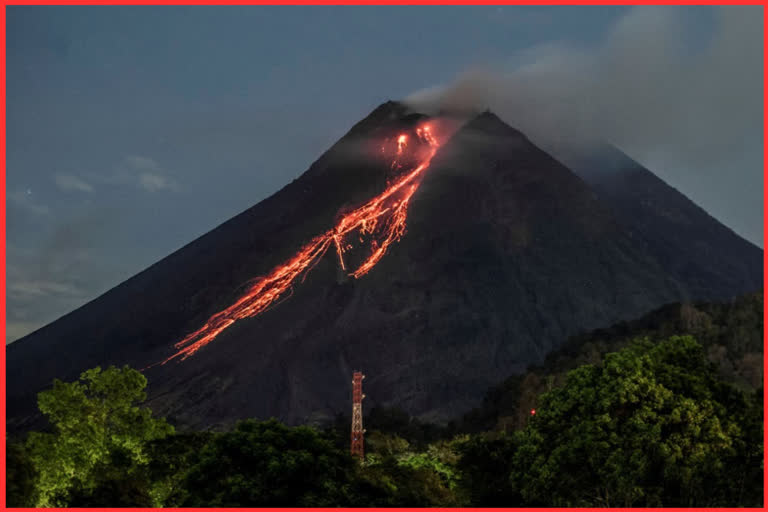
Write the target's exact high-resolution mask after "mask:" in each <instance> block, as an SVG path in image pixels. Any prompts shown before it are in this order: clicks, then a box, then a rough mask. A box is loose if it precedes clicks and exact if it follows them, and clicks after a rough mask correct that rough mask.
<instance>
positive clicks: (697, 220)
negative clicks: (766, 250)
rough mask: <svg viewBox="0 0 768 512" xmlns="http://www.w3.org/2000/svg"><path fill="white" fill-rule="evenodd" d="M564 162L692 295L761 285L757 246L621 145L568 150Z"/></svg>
mask: <svg viewBox="0 0 768 512" xmlns="http://www.w3.org/2000/svg"><path fill="white" fill-rule="evenodd" d="M558 155H559V154H558ZM563 161H564V162H565V163H566V165H568V166H569V167H570V168H571V169H572V170H573V171H574V172H575V173H576V174H578V175H579V176H580V177H581V178H582V179H584V180H585V181H586V182H587V183H589V185H590V187H592V189H593V190H594V191H595V192H596V193H597V194H598V196H599V197H600V199H601V200H602V201H603V202H604V203H605V204H607V205H608V206H609V207H610V208H611V209H612V211H613V212H614V214H615V215H616V217H617V218H618V219H619V220H620V221H621V222H622V224H624V225H625V226H626V227H627V228H628V229H629V230H630V232H631V234H632V236H634V237H635V238H637V239H639V240H642V243H643V244H644V245H645V246H646V247H647V248H648V250H649V251H650V252H651V253H652V254H653V255H654V257H655V258H656V259H657V260H658V261H659V262H660V263H661V264H662V265H664V268H665V269H666V270H667V271H668V272H669V273H670V274H671V275H673V276H674V277H675V278H676V279H677V280H678V281H680V282H681V283H683V284H684V286H685V288H686V289H687V290H688V291H689V293H690V295H689V297H688V298H689V299H699V300H719V299H732V298H734V297H736V296H739V295H741V294H744V293H749V292H752V291H754V290H756V289H758V288H761V287H762V283H763V271H762V269H763V265H762V259H763V251H762V250H760V248H759V247H756V246H755V245H753V244H751V243H750V242H748V241H747V240H744V239H743V238H741V237H740V236H738V235H737V234H736V233H734V232H733V231H732V230H730V229H729V228H727V227H726V226H724V225H723V224H721V223H720V222H718V221H717V220H716V219H714V218H713V217H712V216H710V215H709V214H708V213H707V212H705V211H704V210H703V209H702V208H700V207H699V206H697V205H696V204H695V203H693V201H691V200H690V199H688V198H687V197H685V196H684V195H683V194H681V193H680V192H679V191H677V190H675V189H674V188H673V187H671V186H669V185H667V184H666V183H664V181H662V180H661V179H659V178H658V177H657V176H656V175H655V174H653V173H652V172H651V171H649V170H648V169H646V168H645V167H643V166H642V165H640V164H638V163H637V162H635V161H634V160H632V159H631V158H629V157H628V156H627V155H625V154H624V153H622V152H621V151H620V150H618V149H617V148H615V147H613V146H609V145H599V146H596V147H592V148H589V149H588V150H582V151H570V152H568V153H565V154H564V155H563Z"/></svg>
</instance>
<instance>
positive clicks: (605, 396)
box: [7, 295, 763, 507]
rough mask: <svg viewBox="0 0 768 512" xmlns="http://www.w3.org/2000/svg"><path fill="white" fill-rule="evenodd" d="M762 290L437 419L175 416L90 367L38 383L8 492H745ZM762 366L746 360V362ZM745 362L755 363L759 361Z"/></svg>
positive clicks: (249, 502)
mask: <svg viewBox="0 0 768 512" xmlns="http://www.w3.org/2000/svg"><path fill="white" fill-rule="evenodd" d="M755 355H757V356H759V360H760V361H762V296H760V297H758V296H756V295H755V296H749V297H744V298H741V299H739V300H737V301H735V302H733V303H731V304H720V305H710V304H705V305H696V306H690V305H688V306H680V305H674V306H668V307H665V308H662V309H660V310H658V311H656V312H654V313H652V314H650V315H647V316H646V317H644V318H642V319H640V320H637V321H634V322H628V323H626V324H621V325H618V326H614V327H612V328H610V329H604V330H600V331H595V332H593V333H590V334H587V335H583V336H579V337H575V338H573V339H572V340H570V342H569V343H568V344H566V346H565V347H564V348H563V349H561V350H559V351H557V352H556V353H553V354H551V355H550V356H549V357H548V358H547V360H546V361H545V362H544V363H543V364H542V365H541V366H539V367H535V368H531V369H530V370H529V371H528V372H527V373H526V374H524V375H520V376H514V377H511V378H510V379H508V380H507V381H505V382H504V383H502V384H501V385H500V386H498V387H497V388H494V389H492V390H491V391H490V392H489V394H488V396H487V397H486V399H485V400H484V401H483V403H482V404H481V406H480V407H479V408H478V409H476V410H474V411H472V412H470V413H469V414H467V415H465V416H464V417H462V418H461V419H460V420H457V421H455V422H453V423H451V424H449V425H444V426H437V425H430V424H427V423H423V422H420V421H418V420H416V419H414V418H411V417H409V416H408V415H407V414H406V413H404V412H402V411H399V410H397V409H393V408H384V407H377V408H374V409H371V411H370V412H369V413H368V414H367V415H366V426H367V428H368V432H367V434H366V445H365V449H366V456H365V458H364V459H363V460H357V459H355V458H353V457H352V456H351V455H350V454H349V446H348V443H349V430H348V429H349V423H348V422H347V421H346V418H344V417H343V416H340V417H339V418H338V419H337V422H335V423H334V424H332V425H328V426H327V427H326V428H325V429H324V430H318V429H317V428H313V427H309V426H296V427H291V426H286V425H284V424H282V423H281V422H279V421H277V420H275V419H270V420H267V421H258V420H253V419H251V420H244V421H241V422H239V423H238V424H237V425H236V426H235V427H234V428H233V429H231V430H229V431H224V432H212V431H206V432H176V431H175V430H174V428H173V427H172V426H171V425H169V424H168V423H167V422H166V421H165V420H163V419H159V418H155V417H153V415H152V413H151V411H150V409H149V408H147V407H145V406H144V407H143V406H142V405H141V402H142V401H143V400H144V399H145V396H146V395H145V393H144V388H145V386H146V379H145V378H144V377H143V376H142V375H141V373H139V372H137V371H135V370H132V369H130V368H128V367H125V368H122V369H117V368H114V367H110V368H108V369H106V370H101V369H100V368H95V369H93V370H88V371H86V372H84V373H83V374H82V375H81V378H80V380H79V381H77V382H72V383H63V382H59V381H56V382H54V385H53V387H52V389H50V390H47V391H44V392H42V393H40V395H39V408H40V410H41V412H43V413H44V414H45V416H46V417H47V419H48V421H49V423H50V429H49V431H46V432H32V433H29V434H28V435H27V436H26V437H25V438H23V439H14V440H12V441H11V442H9V444H8V450H7V490H8V491H7V492H8V496H7V502H8V505H9V506H43V507H45V506H72V507H74V506H83V507H89V506H92V507H99V506H101V507H106V506H166V507H178V506H194V507H238V506H240V507H243V506H246V507H247V506H273V507H281V506H310V507H331V506H350V507H369V506H376V507H400V506H424V507H430V506H444V507H452V506H481V507H498V506H507V507H510V506H558V507H560V506H562V507H565V506H571V507H577V506H610V507H629V506H648V507H656V506H667V507H717V506H755V507H759V506H761V505H762V500H763V488H762V487H763V462H762V461H763V406H762V404H763V389H762V387H761V386H760V382H759V381H758V380H756V379H755V375H756V374H757V373H759V372H757V371H756V369H755V368H754V364H753V359H754V358H755V357H756V356H755ZM760 371H762V368H760ZM760 376H761V374H760Z"/></svg>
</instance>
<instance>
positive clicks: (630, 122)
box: [406, 7, 763, 244]
mask: <svg viewBox="0 0 768 512" xmlns="http://www.w3.org/2000/svg"><path fill="white" fill-rule="evenodd" d="M685 15H686V12H685V9H684V8H670V7H637V8H633V9H631V10H630V11H629V12H628V13H627V14H626V15H625V16H624V17H622V18H621V19H619V20H618V21H617V23H616V24H615V25H614V26H613V27H612V28H611V30H610V31H609V32H608V34H607V35H606V37H605V38H604V39H603V41H602V42H601V44H599V45H598V46H597V47H595V48H591V49H586V48H577V47H573V46H568V45H565V44H562V43H552V44H545V45H540V46H537V47H534V48H530V49H528V50H526V51H523V52H519V53H517V54H515V55H512V56H511V58H510V62H509V63H508V64H509V67H508V69H506V70H504V71H501V72H500V71H491V70H488V69H483V68H477V69H473V70H470V71H466V72H464V73H463V74H461V75H460V76H459V77H458V78H457V79H456V80H455V81H454V83H452V84H449V85H446V86H438V87H434V88H431V89H426V90H422V91H418V92H416V93H414V94H412V95H411V96H410V97H408V98H407V99H406V102H407V103H408V104H409V105H411V106H412V108H415V109H419V110H422V111H428V112H435V111H439V110H444V111H465V112H471V111H481V110H484V109H485V108H490V109H491V110H493V111H494V112H496V113H497V114H498V115H499V116H501V117H502V118H503V119H504V120H505V121H507V122H508V123H510V124H511V125H512V126H514V127H516V128H518V129H520V130H522V131H523V132H525V133H526V134H527V135H529V136H530V137H531V139H532V140H534V141H535V142H536V143H538V144H539V145H541V146H542V147H544V148H545V149H548V150H553V152H555V153H557V151H556V150H555V148H561V149H562V148H564V147H570V148H574V147H583V146H584V145H585V144H587V143H591V142H594V141H598V140H604V141H609V142H611V143H613V144H615V145H616V146H618V147H620V148H621V149H623V150H624V151H626V152H627V153H628V154H629V155H630V156H632V157H633V158H635V159H637V160H638V161H640V162H641V163H643V164H645V165H647V166H648V167H649V168H651V169H652V170H654V172H656V173H657V174H659V175H660V176H661V177H662V178H663V179H665V180H666V181H668V182H669V183H670V184H672V185H673V186H677V187H678V188H680V189H682V190H683V192H684V193H686V194H688V195H689V196H690V197H692V199H694V200H695V201H697V202H698V203H699V204H701V205H702V206H704V207H705V209H707V210H709V211H710V212H711V213H713V214H714V215H715V216H716V217H718V218H720V219H721V220H723V221H724V222H725V223H726V224H727V225H729V226H731V227H733V228H735V229H736V230H737V231H738V232H740V234H742V235H743V236H747V237H748V238H750V239H751V240H753V241H756V242H758V243H760V244H762V221H761V220H760V219H761V211H762V187H761V186H760V185H761V181H760V180H761V179H762V150H763V148H762V137H763V135H762V133H763V112H762V111H763V99H762V91H763V65H762V63H763V55H762V51H763V50H762V42H763V23H762V20H763V13H762V7H720V8H717V9H716V10H715V11H714V27H713V32H712V34H711V36H710V37H709V38H708V39H707V40H705V41H703V42H701V43H697V44H691V43H690V40H691V37H690V34H688V33H686V31H687V30H688V26H687V25H686V23H685ZM556 156H557V155H556ZM721 184H725V185H726V188H725V191H726V192H727V194H728V196H727V197H724V194H723V192H724V190H723V189H722V187H721V186H720V185H721ZM744 201H745V202H746V203H745V204H744V203H743V202H744ZM739 202H742V204H741V205H737V204H735V203H739ZM751 217H754V218H755V220H754V221H749V220H743V219H744V218H751Z"/></svg>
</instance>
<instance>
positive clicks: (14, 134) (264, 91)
mask: <svg viewBox="0 0 768 512" xmlns="http://www.w3.org/2000/svg"><path fill="white" fill-rule="evenodd" d="M761 9H762V8H759V7H758V8H752V10H750V11H739V12H740V14H739V15H737V16H730V15H729V16H723V11H721V10H719V9H718V8H715V7H686V8H670V9H667V10H666V11H664V12H662V13H661V14H660V15H658V12H656V11H654V12H651V14H650V15H649V13H648V11H647V10H642V9H640V10H638V9H637V8H628V7H496V6H478V7H361V6H358V7H259V6H251V7H22V6H10V7H8V8H7V35H6V37H7V68H6V72H7V117H6V123H7V173H6V192H7V201H6V203H7V204H6V214H7V217H6V219H7V220H6V222H7V246H6V247H7V254H6V268H7V290H6V293H7V318H6V326H7V336H6V342H12V341H14V340H16V339H18V338H19V337H22V336H24V335H26V334H28V333H30V332H32V331H34V330H36V329H38V328H39V327H42V326H43V325H45V324H47V323H49V322H51V321H53V320H55V319H57V318H59V317H60V316H62V315H64V314H66V313H68V312H69V311H72V310H73V309H76V308H77V307H79V306H81V305H83V304H85V303H86V302H88V301H90V300H92V299H94V298H96V297H97V296H99V295H100V294H102V293H104V292H105V291H107V290H109V289H110V288H112V287H113V286H115V285H117V284H119V283H120V282H122V281H123V280H125V279H127V278H129V277H130V276H132V275H134V274H135V273H137V272H139V271H141V270H143V269H144V268H146V267H147V266H149V265H151V264H152V263H154V262H156V261H158V260H159V259H161V258H162V257H164V256H166V255H168V254H170V253H171V252H173V251H174V250H176V249H179V248H180V247H182V246H183V245H185V244H186V243H188V242H190V241H192V240H193V239H195V238H197V237H199V236H201V235H203V234H204V233H206V232H207V231H209V230H211V229H212V228H214V227H216V226H217V225H219V224H220V223H222V222H224V221H225V220H227V219H229V218H230V217H232V216H234V215H236V214H238V213H240V212H241V211H243V210H245V209H247V208H249V207H250V206H252V205H253V204H255V203H257V202H259V201H260V200H262V199H264V198H266V197H268V196H269V195H271V194H272V193H274V192H276V191H277V190H279V189H280V188H281V187H283V186H284V185H286V184H288V183H289V182H290V181H291V180H293V179H294V178H296V177H298V176H299V175H300V174H301V173H302V172H304V171H305V170H306V169H307V168H308V167H309V165H310V164H311V163H312V162H313V161H314V160H316V159H317V158H318V157H319V156H320V154H321V153H322V152H323V151H325V150H326V149H328V147H329V146H330V145H331V144H333V143H334V142H335V141H336V140H338V138H340V137H341V136H343V135H344V134H345V133H346V132H347V131H348V130H349V128H350V127H351V126H352V125H353V124H354V123H355V122H357V121H359V120H360V119H361V118H363V117H365V116H366V115H367V114H368V113H369V112H370V111H371V110H372V109H374V108H375V107H376V106H377V105H379V104H380V103H382V102H384V101H387V100H389V99H394V100H397V99H402V98H406V97H411V96H412V95H413V94H414V93H417V92H419V91H424V90H435V88H442V89H441V90H444V89H445V88H450V87H451V86H452V85H451V84H456V83H461V82H462V81H463V80H466V77H467V76H470V77H474V76H476V72H477V70H483V71H482V73H484V74H485V75H486V76H487V75H492V76H494V77H497V76H501V77H502V78H493V80H494V83H495V84H496V85H498V84H499V83H501V84H502V87H504V84H506V83H507V82H505V81H504V80H507V77H508V76H512V75H514V70H516V69H520V68H525V69H529V68H531V67H533V68H534V69H539V68H541V67H546V66H538V64H539V62H545V63H547V64H548V65H549V66H550V67H551V66H552V63H553V62H555V63H562V62H563V61H562V59H563V58H565V60H566V61H567V62H578V63H582V64H583V63H584V62H586V63H587V64H589V65H588V66H586V67H583V68H581V69H580V71H579V73H581V74H583V72H584V69H590V70H591V69H593V67H590V66H592V64H594V63H595V62H599V63H601V62H604V57H605V55H606V54H610V55H612V56H613V57H616V56H617V55H618V56H619V57H620V58H621V59H620V60H621V61H622V62H625V61H629V62H633V61H632V60H631V59H640V58H641V57H642V58H645V59H646V60H648V59H651V60H652V61H654V62H655V61H656V60H664V62H667V61H666V59H660V57H659V55H664V54H665V53H666V51H667V50H666V48H667V47H666V46H665V44H669V45H678V44H682V46H683V47H684V48H685V51H683V52H682V53H680V54H676V57H675V59H670V62H668V63H667V66H668V67H666V68H664V69H666V71H664V69H662V71H663V72H665V73H668V74H670V76H671V75H675V76H678V75H680V76H682V77H683V78H681V79H680V80H677V82H679V84H678V86H677V88H676V89H675V90H676V95H668V96H669V97H668V98H666V97H665V101H666V102H667V103H665V104H663V105H662V107H663V108H664V110H663V112H667V113H669V115H668V116H667V117H669V119H662V120H660V121H659V123H658V129H656V128H653V125H652V124H651V123H649V119H648V117H649V114H648V112H649V111H648V109H647V108H646V107H647V105H648V104H649V101H650V102H651V103H653V101H652V100H653V98H654V97H655V94H656V93H653V94H651V93H649V94H647V95H646V96H647V97H646V98H645V100H644V101H645V103H642V102H640V103H637V108H635V109H628V110H627V111H622V112H621V119H625V120H626V122H625V123H624V125H622V127H621V128H622V130H621V131H620V133H621V134H622V138H621V140H620V141H618V142H619V145H620V146H621V147H622V149H625V150H626V151H627V152H628V153H629V154H630V155H631V156H633V157H634V158H636V159H637V160H639V161H640V162H641V163H643V164H646V165H648V166H649V167H650V168H651V169H652V170H654V171H656V172H657V173H658V174H659V175H660V176H661V177H662V178H663V179H665V180H666V181H667V182H669V183H670V184H672V185H673V186H675V187H676V188H678V189H679V190H681V191H682V192H683V193H685V194H687V195H688V196H689V197H690V198H691V199H693V200H694V201H695V202H697V203H698V204H699V205H700V206H702V207H704V208H705V209H706V210H707V211H709V212H710V213H711V214H712V215H713V216H715V217H716V218H718V219H719V220H721V221H722V222H724V223H725V224H726V225H727V226H729V227H730V228H732V229H734V230H735V231H736V232H737V233H739V234H741V235H742V236H744V237H746V238H747V239H749V240H751V241H752V242H754V243H756V244H758V245H760V246H762V243H763V241H762V230H763V227H762V201H763V198H762V154H763V148H762V82H760V83H759V84H755V82H756V81H760V80H761V77H762V49H761V48H762V45H760V48H758V49H756V50H755V49H754V48H752V46H753V45H752V44H751V41H753V40H759V41H760V42H761V41H762V22H761V20H762V11H761ZM670 19H674V20H676V21H675V23H679V26H678V25H676V24H672V25H670V24H669V23H668V22H669V20H670ZM724 19H725V20H726V21H727V23H725V26H726V28H728V30H723V28H722V27H723V20H724ZM750 19H751V20H760V22H759V23H758V24H757V25H755V23H754V22H752V23H750V22H749V20H750ZM637 20H640V21H639V22H638V21H637ZM657 25H658V26H657ZM742 25H743V26H742ZM638 27H639V28H638ZM670 27H672V28H670ZM673 29H674V30H673ZM672 31H674V34H675V38H674V41H672V42H669V43H668V42H667V39H668V38H664V37H658V35H657V34H658V33H661V34H669V33H670V32H672ZM756 31H757V33H755V32H756ZM616 34H619V35H622V34H623V35H627V34H629V36H632V37H631V38H630V39H631V41H632V44H633V45H634V46H631V47H630V48H629V50H631V51H628V52H627V53H622V52H624V51H625V50H627V48H625V47H624V46H621V44H619V45H618V46H617V43H616V41H617V37H616ZM723 34H726V36H728V35H730V36H732V37H731V38H732V39H733V38H735V39H737V42H738V43H739V44H730V45H727V44H726V45H723V44H720V43H721V42H722V40H723V39H726V40H727V39H728V38H727V37H724V36H723ZM734 34H736V35H735V36H734ZM629 36H628V37H629ZM742 36H744V37H742ZM747 36H748V37H747ZM622 37H623V36H622ZM622 41H623V40H622V39H621V37H619V38H618V42H619V43H622ZM713 41H714V43H713ZM646 42H647V44H648V46H649V48H650V50H652V51H649V52H645V51H644V46H645V45H646ZM625 46H626V45H625ZM638 46H639V47H640V48H641V49H642V50H643V51H640V52H639V53H638V52H636V51H635V50H636V49H637V47H638ZM617 47H618V48H619V50H620V51H619V53H615V52H614V53H611V51H612V50H613V49H616V48H617ZM670 47H671V46H670ZM553 48H554V49H556V51H554V52H553V51H550V50H551V49H553ZM722 48H725V50H723V49H722ZM564 49H565V50H566V51H564ZM606 49H608V50H609V51H606ZM632 52H635V53H632ZM724 52H725V53H724ZM729 52H730V53H729ZM699 54H703V55H705V58H697V57H696V56H697V55H699ZM713 54H714V55H715V57H718V58H712V55H713ZM553 55H555V56H557V58H559V59H561V60H560V61H558V60H557V59H554V60H553V59H552V56H553ZM643 56H644V57H643ZM571 57H573V58H571ZM697 59H698V60H697ZM614 60H615V59H614ZM690 62H693V63H696V65H689V63H690ZM537 66H538V67H537ZM672 67H674V68H675V69H678V68H681V67H683V68H685V69H688V68H691V69H695V73H693V71H692V72H691V73H688V74H684V73H676V72H675V71H674V70H673V69H672ZM652 68H653V66H651V67H650V68H648V67H647V66H646V67H645V68H642V67H641V68H640V69H646V70H647V69H652ZM557 69H560V64H557ZM509 70H512V71H511V72H510V71H509ZM601 72H602V71H601ZM473 73H474V74H473ZM510 73H511V75H510ZM612 73H613V74H612V75H606V77H610V78H611V79H610V80H608V79H606V80H599V79H594V77H593V81H592V82H589V84H591V85H589V87H588V89H589V90H590V91H594V90H598V89H596V87H595V86H594V84H601V86H600V88H599V91H600V97H601V98H602V97H608V98H614V100H615V98H617V97H618V98H622V97H623V96H617V94H616V93H615V91H625V90H626V89H620V87H626V84H622V82H621V81H620V80H618V79H617V77H621V76H625V75H624V74H622V73H624V72H623V71H621V69H619V71H618V72H617V70H616V69H613V68H612ZM617 73H618V74H617ZM581 74H578V73H577V74H576V75H573V74H571V75H568V77H573V76H582V75H581ZM596 76H598V77H599V76H602V75H596ZM627 76H631V74H630V75H627ZM724 77H725V78H724ZM694 79H695V80H696V81H700V82H698V83H702V84H710V85H709V87H706V88H700V87H698V86H697V85H696V83H695V82H693V80H694ZM655 80H656V82H659V81H660V82H661V83H664V76H656V77H655ZM582 82H583V81H579V82H578V83H579V84H582ZM562 83H570V82H562ZM582 86H583V84H582ZM688 88H690V89H692V90H695V91H697V92H698V93H697V94H694V95H691V94H688V90H689V89H688ZM646 89H647V88H646ZM646 89H643V90H646ZM505 90H507V89H505ZM647 90H650V91H656V90H660V91H663V90H664V89H663V88H659V87H656V88H655V89H654V88H651V89H647ZM612 91H614V93H612ZM734 91H735V92H734ZM755 91H757V92H755ZM621 94H625V93H624V92H621ZM690 96H697V97H701V99H700V100H699V101H700V103H693V104H691V105H688V104H687V103H685V102H686V98H688V97H690ZM726 96H727V97H731V98H732V97H733V96H738V99H739V103H738V105H736V106H733V105H732V104H731V103H727V102H726V103H722V105H725V106H727V107H728V109H730V110H729V111H728V112H732V111H734V109H735V111H736V112H737V113H738V115H736V114H733V115H727V116H723V113H722V109H720V110H718V109H716V108H715V109H713V108H709V109H708V108H704V107H701V108H703V111H705V112H706V113H707V115H706V116H700V119H699V118H695V119H698V121H696V122H694V123H692V122H691V119H694V118H691V117H685V118H684V119H680V116H683V113H681V112H678V110H679V109H673V108H670V105H677V104H679V103H680V102H681V101H682V102H683V103H684V104H686V105H688V111H690V110H691V108H694V107H695V108H697V109H698V108H699V107H700V106H701V105H706V104H709V105H721V101H722V99H723V98H725V97H726ZM649 98H650V100H649ZM557 99H560V98H557ZM598 103H600V102H598ZM611 105H614V106H615V105H616V103H615V101H614V102H613V103H605V105H603V104H602V103H601V104H600V106H601V110H600V111H599V115H597V114H596V115H595V116H593V117H591V118H590V119H592V118H594V119H598V120H599V122H600V126H601V127H602V128H604V129H605V128H610V130H612V131H614V133H616V132H615V130H616V127H615V126H614V124H613V123H612V120H611V119H610V115H609V114H610V110H606V109H609V107H610V106H611ZM633 105H634V103H633ZM753 106H754V108H752V107H753ZM611 108H612V107H611ZM499 110H501V111H502V112H501V115H502V117H503V118H504V119H505V120H506V121H507V122H509V123H510V124H512V125H513V126H516V125H517V123H516V122H515V121H516V119H512V118H509V117H508V116H512V117H514V116H515V112H517V111H516V110H515V109H511V110H505V106H504V105H500V106H499ZM630 110H633V111H630ZM637 111H642V112H645V113H646V115H645V117H642V116H638V115H636V112H637ZM710 111H711V112H710ZM606 112H607V113H606ZM505 114H506V115H505ZM656 115H658V114H656ZM685 115H690V112H688V113H687V114H685ZM606 116H608V117H606ZM712 119H716V120H717V121H718V122H717V123H712ZM756 119H758V120H759V123H757V121H756ZM518 121H520V123H521V124H525V122H524V120H522V119H518ZM713 124H714V125H717V129H709V130H702V129H701V128H702V126H712V125H713ZM649 125H650V126H652V128H649ZM694 125H695V126H694ZM696 127H698V128H699V129H698V130H694V128H696ZM734 140H736V141H738V143H735V142H733V141H734ZM702 148H703V149H706V150H707V151H703V149H702ZM735 155H738V156H735Z"/></svg>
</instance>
